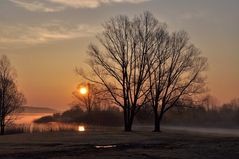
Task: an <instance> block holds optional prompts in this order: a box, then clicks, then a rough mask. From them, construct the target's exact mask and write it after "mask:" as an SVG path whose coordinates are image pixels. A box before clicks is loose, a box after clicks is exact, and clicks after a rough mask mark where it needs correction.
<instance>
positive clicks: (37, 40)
mask: <svg viewBox="0 0 239 159" xmlns="http://www.w3.org/2000/svg"><path fill="white" fill-rule="evenodd" d="M100 31H101V27H100V26H90V25H86V24H80V25H66V24H62V23H51V24H44V25H41V26H26V25H17V26H8V25H0V46H1V47H2V48H9V47H18V46H28V45H35V44H41V43H48V42H51V41H60V40H67V39H75V38H83V37H91V36H94V35H95V34H96V33H98V32H100Z"/></svg>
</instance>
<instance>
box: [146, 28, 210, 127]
mask: <svg viewBox="0 0 239 159" xmlns="http://www.w3.org/2000/svg"><path fill="white" fill-rule="evenodd" d="M156 36H157V50H156V52H155V53H156V55H157V56H156V57H157V62H156V63H154V65H151V64H150V63H149V65H150V66H151V72H152V73H151V76H150V78H149V83H150V94H149V99H150V101H151V105H152V107H153V110H154V116H155V129H154V131H160V124H161V121H162V119H163V115H164V114H165V113H166V112H167V111H168V110H169V109H171V108H173V107H175V106H177V102H178V101H179V99H181V100H186V99H187V98H188V97H191V96H192V95H194V94H197V93H200V92H202V90H203V86H204V78H202V76H201V72H203V71H204V70H205V69H206V66H207V59H206V58H205V57H202V56H201V53H200V51H199V50H198V49H197V48H196V47H195V46H194V45H192V44H191V43H190V41H189V38H188V35H187V33H186V32H184V31H179V32H174V33H172V34H170V35H169V34H168V33H167V31H166V29H164V30H161V31H160V32H158V33H157V35H156Z"/></svg>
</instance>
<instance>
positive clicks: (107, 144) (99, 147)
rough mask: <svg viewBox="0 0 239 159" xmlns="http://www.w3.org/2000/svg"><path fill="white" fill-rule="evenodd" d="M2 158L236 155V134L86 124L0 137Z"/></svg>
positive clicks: (155, 158)
mask: <svg viewBox="0 0 239 159" xmlns="http://www.w3.org/2000/svg"><path fill="white" fill-rule="evenodd" d="M0 158H1V159H15V158H17V159H67V158H73V159H77V158H80V159H81V158H82V159H96V158H100V159H114V158H117V159H126V158H130V159H158V158H160V159H166V158H167V159H168V158H169V159H183V158H186V159H192V158H199V159H204V158H205V159H211V158H217V159H224V158H228V159H238V158H239V137H238V136H237V135H234V136H229V135H226V134H225V135H222V134H217V133H215V134H214V133H211V134H210V133H209V134H208V133H195V132H189V131H183V130H173V129H165V128H164V130H163V132H162V133H154V132H150V131H149V130H148V129H147V130H146V129H145V128H142V129H141V128H137V129H136V131H134V132H127V133H126V132H123V131H122V128H100V127H94V128H86V131H85V132H76V131H75V132H45V133H33V134H30V133H25V134H14V135H6V136H1V137H0Z"/></svg>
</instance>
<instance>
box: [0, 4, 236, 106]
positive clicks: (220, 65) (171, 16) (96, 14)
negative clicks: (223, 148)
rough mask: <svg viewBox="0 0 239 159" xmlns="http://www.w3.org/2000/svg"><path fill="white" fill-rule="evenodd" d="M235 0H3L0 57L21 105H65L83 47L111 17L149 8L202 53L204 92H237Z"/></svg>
mask: <svg viewBox="0 0 239 159" xmlns="http://www.w3.org/2000/svg"><path fill="white" fill-rule="evenodd" d="M238 7H239V1H237V0H210V1H208V0H200V1H196V0H181V1H180V2H179V1H176V2H175V0H161V1H158V0H141V1H139V0H120V1H119V0H118V1H116V0H112V1H104V2H103V1H99V0H92V1H91V2H89V1H86V0H79V1H67V0H54V2H53V1H51V0H42V1H36V0H32V1H27V0H6V1H0V54H6V55H7V56H8V57H9V58H10V60H11V62H12V65H13V66H14V67H15V68H16V70H17V72H18V84H19V86H20V89H21V90H22V91H23V92H24V94H25V96H26V98H27V101H28V105H32V106H49V107H52V108H55V109H66V108H68V107H69V104H70V103H71V102H72V100H73V98H72V92H73V90H74V89H75V88H76V86H77V83H79V82H80V79H79V77H77V76H76V75H75V73H74V68H75V67H77V66H80V67H82V66H84V63H85V61H86V50H87V46H88V44H89V43H90V42H94V40H95V38H94V36H95V35H96V34H97V33H99V32H100V31H101V29H102V28H101V24H102V23H103V22H104V21H105V20H107V19H108V18H109V17H111V16H115V15H119V14H127V15H129V16H133V15H136V14H139V13H142V11H144V10H149V11H151V12H152V13H153V14H154V15H155V16H156V17H157V18H158V19H159V20H160V21H162V22H166V23H167V24H168V25H169V29H170V30H172V31H173V30H180V29H185V30H186V31H187V32H188V33H189V34H190V37H191V40H192V42H193V43H194V44H195V45H196V46H197V47H199V48H200V49H201V50H202V52H203V55H204V56H206V57H208V60H209V65H210V67H209V70H208V87H209V89H210V94H212V95H213V96H216V97H217V98H218V99H219V101H221V102H227V101H229V100H231V99H232V98H236V97H239V84H238V83H239V69H238V68H239V52H238V50H239V45H238V42H239V30H238V28H239V10H238Z"/></svg>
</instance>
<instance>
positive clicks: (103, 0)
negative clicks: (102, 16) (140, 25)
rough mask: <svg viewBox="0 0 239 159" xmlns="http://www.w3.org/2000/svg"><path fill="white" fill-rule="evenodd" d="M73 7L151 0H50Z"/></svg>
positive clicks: (94, 6) (91, 6) (92, 6)
mask: <svg viewBox="0 0 239 159" xmlns="http://www.w3.org/2000/svg"><path fill="white" fill-rule="evenodd" d="M49 1H51V2H54V3H58V4H62V5H65V6H69V7H73V8H97V7H100V6H101V5H104V4H110V3H134V4H137V3H142V2H146V1H149V0H78V1H77V0H49Z"/></svg>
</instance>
